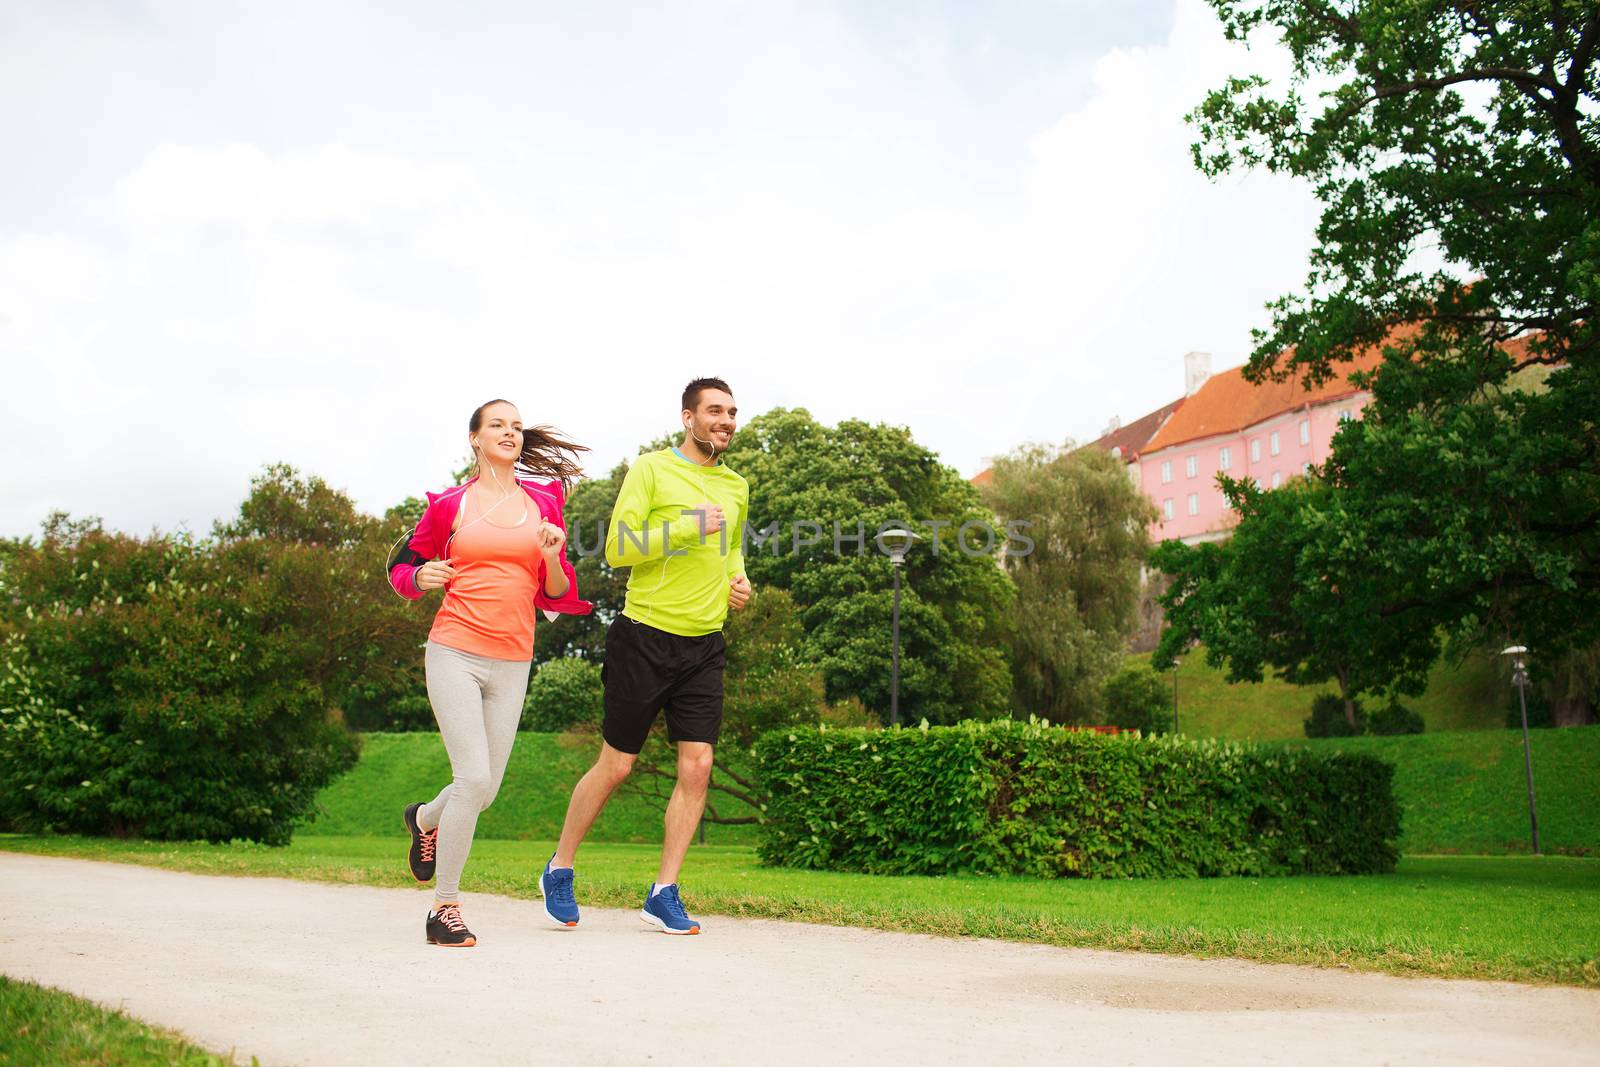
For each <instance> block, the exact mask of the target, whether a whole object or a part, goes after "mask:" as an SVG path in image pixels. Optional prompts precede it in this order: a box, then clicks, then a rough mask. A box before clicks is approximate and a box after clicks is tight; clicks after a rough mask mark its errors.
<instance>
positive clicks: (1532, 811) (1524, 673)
mask: <svg viewBox="0 0 1600 1067" xmlns="http://www.w3.org/2000/svg"><path fill="white" fill-rule="evenodd" d="M1500 654H1501V655H1502V656H1511V657H1512V660H1511V684H1512V685H1514V686H1516V687H1517V701H1518V702H1519V703H1520V704H1521V705H1522V769H1523V771H1524V772H1525V773H1526V774H1527V776H1528V825H1529V826H1530V827H1531V828H1532V830H1533V854H1534V855H1535V856H1538V855H1540V854H1541V853H1540V851H1539V809H1538V806H1537V805H1536V804H1535V803H1534V800H1533V752H1532V749H1531V748H1530V747H1529V745H1528V664H1527V661H1526V660H1525V659H1524V658H1523V657H1525V656H1526V655H1527V654H1528V650H1527V649H1526V648H1524V647H1523V646H1521V645H1512V646H1511V647H1510V648H1508V649H1506V650H1505V651H1504V652H1502V653H1500Z"/></svg>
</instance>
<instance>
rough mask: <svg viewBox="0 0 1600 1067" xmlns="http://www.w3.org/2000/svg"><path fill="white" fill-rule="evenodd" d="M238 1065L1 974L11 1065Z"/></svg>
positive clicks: (3, 1037) (0, 1013)
mask: <svg viewBox="0 0 1600 1067" xmlns="http://www.w3.org/2000/svg"><path fill="white" fill-rule="evenodd" d="M234 1062H235V1061H234V1060H233V1059H231V1058H228V1059H223V1058H221V1057H218V1056H213V1055H212V1054H211V1053H209V1052H206V1051H205V1050H204V1049H200V1048H196V1047H195V1046H194V1045H191V1044H190V1043H189V1042H188V1041H186V1040H184V1039H183V1037H182V1036H180V1035H178V1034H176V1033H173V1032H172V1031H170V1030H162V1029H159V1028H157V1027H153V1026H147V1025H146V1024H144V1023H142V1022H140V1021H138V1020H137V1019H130V1018H128V1016H126V1015H123V1014H122V1013H121V1012H118V1011H107V1010H106V1009H105V1008H102V1007H100V1006H99V1005H98V1004H93V1003H90V1002H89V1001H87V1000H83V999H80V998H78V997H75V996H72V995H71V994H69V993H63V992H61V991H60V990H58V989H49V988H46V987H45V986H40V985H35V984H34V983H32V982H19V981H16V980H14V979H11V978H7V977H6V976H5V975H3V974H0V1063H3V1064H7V1065H10V1067H89V1065H100V1064H105V1065H110V1064H117V1065H118V1067H145V1065H149V1067H168V1065H174V1067H223V1065H228V1064H233V1063H234ZM251 1062H252V1063H253V1062H255V1061H254V1060H252V1061H251Z"/></svg>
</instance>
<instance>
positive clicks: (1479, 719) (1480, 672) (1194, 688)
mask: <svg viewBox="0 0 1600 1067" xmlns="http://www.w3.org/2000/svg"><path fill="white" fill-rule="evenodd" d="M1131 658H1132V659H1133V660H1134V661H1135V662H1138V663H1149V662H1150V656H1149V654H1148V653H1145V654H1141V655H1136V656H1133V657H1131ZM1225 673H1226V672H1225V670H1224V669H1223V668H1220V667H1211V666H1209V665H1208V664H1207V663H1206V658H1205V653H1204V650H1201V649H1196V650H1195V651H1193V652H1191V653H1190V654H1189V655H1187V656H1185V657H1184V658H1183V664H1182V666H1180V667H1179V668H1178V725H1179V728H1180V729H1182V731H1183V732H1184V733H1186V734H1189V735H1191V736H1194V737H1226V738H1231V739H1233V740H1239V741H1273V740H1288V739H1289V738H1294V737H1304V736H1305V733H1304V731H1303V730H1302V729H1301V723H1302V722H1303V721H1304V720H1305V718H1306V716H1308V715H1310V714H1311V701H1312V698H1313V697H1315V696H1316V695H1317V694H1318V693H1320V692H1324V691H1331V690H1330V688H1329V687H1327V686H1307V687H1305V688H1301V687H1300V686H1295V685H1290V684H1289V683H1287V682H1284V681H1281V680H1280V679H1277V678H1273V677H1268V678H1267V679H1266V680H1265V681H1262V682H1259V683H1255V684H1252V683H1248V682H1247V683H1241V684H1238V685H1229V684H1228V683H1227V682H1226V681H1224V680H1223V677H1224V674H1225ZM1503 673H1504V672H1503V670H1502V665H1501V664H1499V663H1497V662H1495V660H1494V658H1493V657H1491V656H1484V655H1473V656H1470V657H1468V658H1467V659H1466V660H1465V661H1464V662H1462V663H1461V664H1460V665H1459V666H1449V665H1446V664H1443V663H1440V664H1435V665H1434V668H1433V670H1432V672H1431V673H1430V674H1429V677H1428V689H1427V691H1426V692H1425V693H1423V695H1422V696H1420V697H1409V698H1406V699H1405V700H1404V701H1402V703H1404V704H1406V705H1407V706H1408V707H1410V708H1412V709H1413V710H1415V711H1416V712H1418V713H1419V714H1420V715H1421V716H1422V719H1423V721H1424V722H1425V723H1427V727H1428V729H1429V730H1431V731H1443V730H1489V729H1495V730H1498V729H1502V728H1503V727H1504V726H1505V715H1506V709H1507V708H1509V707H1510V700H1511V695H1510V694H1511V687H1510V684H1509V683H1508V682H1507V681H1506V680H1505V679H1504V678H1503V677H1502V674H1503ZM1170 680H1171V677H1170V675H1169V676H1168V681H1170Z"/></svg>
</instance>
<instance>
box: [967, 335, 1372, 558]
mask: <svg viewBox="0 0 1600 1067" xmlns="http://www.w3.org/2000/svg"><path fill="white" fill-rule="evenodd" d="M1381 362H1382V356H1381V355H1380V353H1379V352H1377V351H1375V350H1374V351H1370V352H1367V353H1364V354H1363V355H1361V356H1360V357H1358V358H1357V359H1355V360H1352V361H1351V362H1350V363H1348V364H1344V365H1342V366H1341V368H1340V370H1339V373H1338V375H1337V377H1336V378H1335V379H1334V380H1332V381H1329V382H1326V383H1324V384H1323V385H1320V386H1318V387H1317V388H1315V389H1306V388H1304V387H1303V386H1302V385H1301V384H1300V383H1299V381H1297V380H1295V381H1285V382H1270V381H1269V382H1264V383H1263V384H1261V385H1251V384H1250V383H1249V382H1247V381H1245V379H1244V374H1243V370H1244V368H1243V367H1234V368H1232V369H1231V370H1225V371H1222V372H1220V373H1218V374H1211V373H1210V367H1211V357H1210V356H1209V355H1208V354H1207V353H1204V352H1190V353H1189V354H1188V355H1186V356H1185V357H1184V378H1185V388H1186V392H1185V395H1184V396H1182V397H1180V398H1178V399H1177V400H1174V401H1172V402H1171V403H1168V404H1165V405H1163V406H1162V407H1160V408H1158V409H1156V410H1155V411H1152V412H1150V413H1149V414H1148V415H1145V416H1143V417H1142V418H1139V419H1136V420H1134V421H1133V422H1131V423H1129V424H1128V425H1126V426H1123V425H1122V424H1121V423H1120V422H1119V421H1117V420H1113V421H1112V423H1111V426H1110V427H1109V428H1108V429H1107V430H1106V432H1105V433H1104V434H1103V435H1101V437H1099V438H1098V439H1097V440H1095V441H1092V442H1091V443H1090V444H1088V445H1085V446H1084V447H1085V448H1099V449H1101V450H1103V451H1106V452H1110V453H1111V454H1112V455H1114V456H1117V457H1118V458H1120V459H1122V460H1124V461H1125V462H1126V463H1127V465H1128V476H1129V477H1130V478H1132V479H1133V483H1134V484H1135V485H1137V486H1139V488H1141V489H1143V490H1144V493H1145V496H1147V497H1149V498H1150V502H1151V503H1152V504H1154V505H1155V506H1156V509H1157V515H1156V519H1155V521H1154V522H1152V523H1151V524H1150V539H1151V540H1152V541H1166V540H1171V539H1172V538H1180V539H1182V540H1184V541H1186V542H1189V543H1190V544H1194V543H1198V542H1201V541H1218V540H1221V539H1223V538H1225V537H1227V536H1228V531H1229V530H1231V529H1232V528H1233V526H1234V524H1235V523H1236V522H1237V521H1238V515H1237V514H1236V513H1235V512H1234V511H1233V510H1232V509H1231V508H1229V507H1228V504H1227V501H1226V499H1225V498H1224V497H1223V495H1222V490H1221V489H1219V488H1218V487H1217V482H1216V478H1217V474H1218V473H1219V472H1221V473H1224V474H1227V475H1229V476H1230V477H1233V478H1243V477H1252V478H1254V479H1256V482H1257V484H1258V485H1260V486H1261V487H1262V488H1263V489H1276V488H1277V487H1278V486H1280V485H1282V484H1283V483H1284V482H1286V481H1288V480H1289V479H1290V478H1293V477H1295V476H1296V475H1299V474H1301V473H1303V472H1304V471H1305V470H1306V468H1307V467H1308V466H1310V465H1311V464H1313V463H1321V462H1322V461H1323V460H1325V459H1327V458H1328V453H1329V451H1330V448H1331V443H1332V441H1333V435H1334V433H1335V432H1337V431H1338V429H1339V424H1340V422H1342V421H1343V420H1345V419H1353V418H1356V417H1358V416H1359V415H1360V413H1361V409H1362V408H1363V407H1365V406H1366V404H1367V401H1368V400H1370V399H1371V398H1372V394H1371V393H1369V392H1366V391H1364V390H1360V389H1356V388H1355V387H1354V386H1352V385H1351V384H1350V383H1349V381H1348V380H1347V376H1348V375H1349V374H1350V373H1351V372H1353V371H1358V370H1362V371H1364V370H1371V369H1373V368H1375V367H1377V366H1378V365H1379V364H1380V363H1381ZM991 476H992V474H991V472H990V471H988V470H984V471H982V472H980V473H979V474H977V475H976V476H975V477H974V478H973V479H972V481H973V484H975V485H982V484H984V483H985V482H986V481H987V480H988V479H989V478H990V477H991Z"/></svg>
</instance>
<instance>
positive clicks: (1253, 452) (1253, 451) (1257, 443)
mask: <svg viewBox="0 0 1600 1067" xmlns="http://www.w3.org/2000/svg"><path fill="white" fill-rule="evenodd" d="M1260 461H1261V438H1259V437H1256V438H1253V439H1252V440H1251V441H1250V462H1251V463H1259V462H1260Z"/></svg>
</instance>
